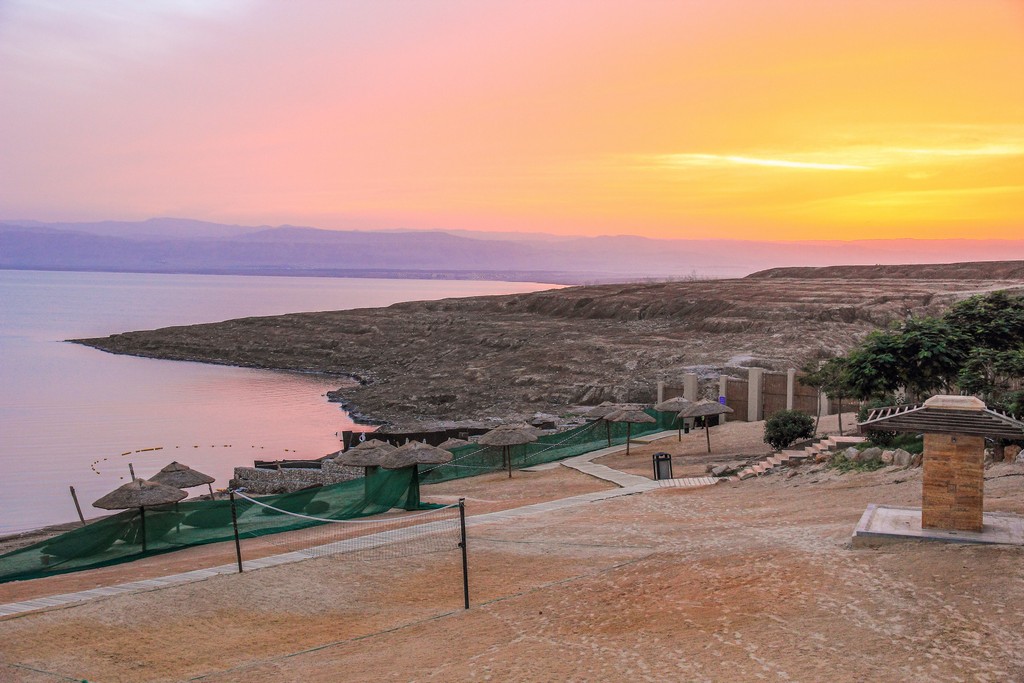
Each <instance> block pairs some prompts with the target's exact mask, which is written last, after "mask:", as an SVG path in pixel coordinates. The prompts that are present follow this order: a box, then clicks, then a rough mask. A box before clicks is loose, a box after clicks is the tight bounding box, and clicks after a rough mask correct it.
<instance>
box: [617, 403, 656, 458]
mask: <svg viewBox="0 0 1024 683" xmlns="http://www.w3.org/2000/svg"><path fill="white" fill-rule="evenodd" d="M604 420H605V422H625V423H626V455H629V437H630V432H632V430H633V425H634V424H642V423H647V424H650V423H653V422H657V420H655V419H654V418H653V417H651V416H650V415H648V414H647V413H645V412H644V411H642V410H634V409H625V410H618V411H616V412H614V413H609V414H608V415H605V416H604Z"/></svg>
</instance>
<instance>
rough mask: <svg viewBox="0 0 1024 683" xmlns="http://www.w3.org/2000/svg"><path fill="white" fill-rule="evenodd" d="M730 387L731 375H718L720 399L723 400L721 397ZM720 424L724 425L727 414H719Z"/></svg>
mask: <svg viewBox="0 0 1024 683" xmlns="http://www.w3.org/2000/svg"><path fill="white" fill-rule="evenodd" d="M728 387H729V376H728V375H719V376H718V399H719V401H721V398H722V397H723V396H725V392H726V391H727V390H728ZM718 424H720V425H724V424H725V415H719V416H718Z"/></svg>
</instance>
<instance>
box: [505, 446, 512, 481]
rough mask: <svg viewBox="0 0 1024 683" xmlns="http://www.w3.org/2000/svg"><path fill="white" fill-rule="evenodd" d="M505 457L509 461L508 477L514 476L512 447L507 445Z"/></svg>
mask: <svg viewBox="0 0 1024 683" xmlns="http://www.w3.org/2000/svg"><path fill="white" fill-rule="evenodd" d="M505 458H506V462H507V463H508V478H509V479H511V478H512V447H511V446H505Z"/></svg>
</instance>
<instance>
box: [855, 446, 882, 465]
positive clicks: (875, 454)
mask: <svg viewBox="0 0 1024 683" xmlns="http://www.w3.org/2000/svg"><path fill="white" fill-rule="evenodd" d="M881 459H882V449H881V448H879V447H878V446H872V447H871V448H865V449H864V450H863V451H861V452H860V460H857V461H856V462H867V461H868V460H881Z"/></svg>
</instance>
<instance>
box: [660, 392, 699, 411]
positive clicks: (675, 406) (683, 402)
mask: <svg viewBox="0 0 1024 683" xmlns="http://www.w3.org/2000/svg"><path fill="white" fill-rule="evenodd" d="M691 405H693V401H691V400H690V399H688V398H683V397H682V396H676V397H675V398H670V399H668V400H666V401H662V402H661V403H659V404H657V405H655V406H654V409H655V410H661V411H663V412H666V413H679V412H682V411H683V410H686V409H687V408H689V407H690V406H691Z"/></svg>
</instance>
